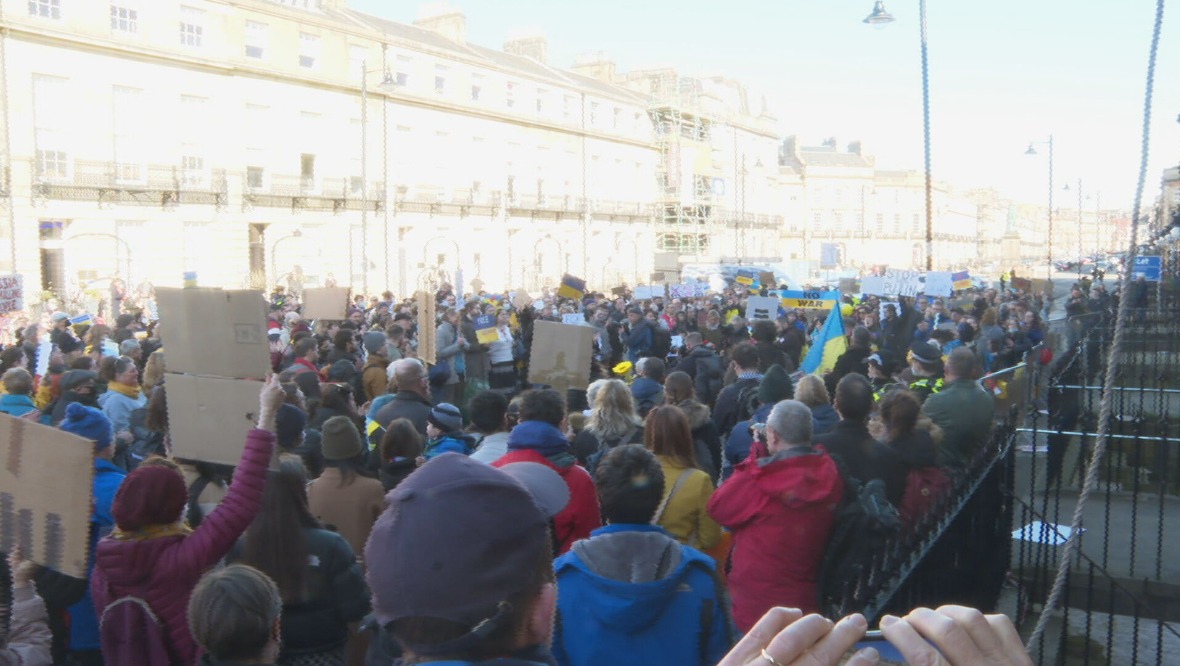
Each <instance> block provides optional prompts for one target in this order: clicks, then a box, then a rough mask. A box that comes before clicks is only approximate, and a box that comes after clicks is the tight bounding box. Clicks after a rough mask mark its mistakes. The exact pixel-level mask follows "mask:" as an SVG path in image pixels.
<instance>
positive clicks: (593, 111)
mask: <svg viewBox="0 0 1180 666" xmlns="http://www.w3.org/2000/svg"><path fill="white" fill-rule="evenodd" d="M597 123H598V102H590V125H591V126H594V125H595V124H597Z"/></svg>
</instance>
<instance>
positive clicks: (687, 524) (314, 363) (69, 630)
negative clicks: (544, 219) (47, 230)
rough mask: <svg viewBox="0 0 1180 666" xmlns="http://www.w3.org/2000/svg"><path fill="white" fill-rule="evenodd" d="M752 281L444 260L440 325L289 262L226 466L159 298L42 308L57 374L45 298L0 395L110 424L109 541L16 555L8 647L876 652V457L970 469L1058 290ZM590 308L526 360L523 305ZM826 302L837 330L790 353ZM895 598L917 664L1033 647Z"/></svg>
mask: <svg viewBox="0 0 1180 666" xmlns="http://www.w3.org/2000/svg"><path fill="white" fill-rule="evenodd" d="M749 295H750V293H749V290H748V289H746V288H744V287H742V286H740V285H735V286H733V287H731V288H729V289H727V290H726V291H724V292H723V293H720V294H713V295H709V296H704V297H697V298H687V299H679V298H655V299H650V300H647V299H645V300H636V299H634V298H633V297H632V295H631V293H630V292H628V291H627V290H625V289H619V290H615V291H614V292H613V293H612V294H610V295H609V296H608V295H605V294H584V295H583V296H582V297H581V298H567V297H564V296H559V295H558V294H557V293H549V292H548V291H546V292H545V293H542V294H541V295H540V296H539V297H538V298H537V299H535V300H533V299H521V298H519V297H518V296H519V295H518V294H514V293H504V294H488V293H478V294H471V293H468V294H464V293H457V292H455V291H454V290H452V289H451V288H450V287H449V286H446V285H443V287H442V288H440V289H439V290H438V292H437V293H436V294H435V303H436V306H437V312H438V321H437V322H435V323H436V325H435V326H434V327H433V328H434V331H435V339H434V340H433V341H432V342H433V345H430V344H424V342H425V341H423V340H421V339H420V337H419V335H418V332H419V324H420V323H421V322H420V313H419V312H418V311H417V305H416V301H415V300H413V299H406V300H404V301H396V300H395V299H394V298H393V296H392V294H389V293H388V292H387V293H386V294H383V295H382V296H381V297H378V298H374V299H371V300H368V301H366V300H365V299H364V298H363V297H358V298H357V299H356V301H355V302H354V303H353V304H352V307H351V308H350V311H349V315H348V317H347V319H345V320H343V321H322V320H321V321H306V320H304V318H303V316H302V315H301V314H300V308H299V304H298V302H297V301H296V299H294V298H293V297H291V296H290V295H289V294H286V293H283V292H282V291H276V292H275V293H274V294H271V297H270V308H271V316H270V319H269V321H268V327H269V328H268V333H269V340H270V350H271V362H272V365H273V370H274V374H273V375H272V376H271V377H270V378H269V379H268V380H267V382H266V383H265V384H264V385H263V388H262V390H261V398H260V405H259V411H258V423H257V428H256V429H254V430H252V431H251V432H250V434H249V436H248V437H247V439H246V442H245V445H244V449H243V452H242V456H241V460H240V461H239V463H238V465H236V466H234V467H226V466H220V465H215V464H211V463H208V462H203V461H197V460H184V459H174V458H172V457H171V453H172V452H171V435H170V432H169V422H168V412H167V388H168V387H167V382H166V377H167V375H166V374H165V373H164V368H165V367H166V363H167V359H166V356H165V353H166V352H165V350H164V347H163V343H162V342H161V340H160V337H159V333H160V324H159V322H155V321H144V317H143V314H142V313H138V312H136V313H126V314H120V315H119V316H118V317H117V318H116V320H115V322H114V325H113V326H111V327H109V328H108V327H107V326H104V325H103V324H101V323H93V324H92V325H91V326H90V328H89V330H79V329H78V327H76V326H75V325H73V324H71V323H70V321H69V320H70V317H69V315H67V314H66V313H54V314H52V315H51V316H50V317H48V322H46V323H47V324H49V325H50V326H51V327H52V328H51V332H50V339H51V341H52V342H53V351H52V355H51V357H50V358H49V359H48V360H49V362H48V364H46V365H45V371H44V373H43V374H36V373H32V372H30V370H31V369H33V368H36V367H37V366H36V363H35V362H36V355H37V354H38V353H40V352H39V349H40V348H39V346H38V343H39V341H40V340H41V339H42V335H41V331H40V330H39V327H38V325H36V324H30V325H29V326H28V327H27V328H26V329H24V330H22V331H21V336H20V338H21V339H20V341H19V342H18V343H17V344H15V345H13V346H12V347H10V348H8V349H5V350H3V351H2V352H0V364H3V367H2V368H0V369H2V370H3V374H2V375H0V378H2V383H3V386H4V390H5V395H3V396H2V397H0V411H3V412H5V413H8V414H10V415H13V416H19V417H24V418H30V419H34V420H37V421H39V422H41V423H44V424H45V425H49V426H53V427H58V428H61V429H62V430H65V431H68V432H71V433H74V434H76V435H78V436H80V437H82V438H85V439H87V440H90V441H91V442H93V446H94V477H93V513H92V516H91V546H92V548H91V561H90V565H89V575H88V578H87V579H86V580H79V579H73V578H70V577H67V576H65V575H63V574H61V573H59V572H55V571H52V570H49V569H46V568H43V567H35V566H32V565H30V564H29V563H26V562H22V561H20V554H19V553H13V554H11V557H12V558H13V561H12V570H13V578H14V583H15V585H16V587H15V592H14V595H15V596H14V600H15V603H14V604H13V605H12V606H13V608H12V610H13V618H12V621H13V626H14V629H13V631H10V632H9V635H8V636H9V638H8V641H9V645H8V652H3V653H0V655H2V656H0V664H7V663H13V664H22V665H23V666H29V665H34V664H49V663H55V664H58V663H60V664H86V665H89V664H104V663H105V664H147V663H150V664H194V663H201V664H227V665H228V664H247V663H258V664H284V665H299V666H303V665H308V666H316V665H321V664H324V665H337V664H340V665H343V664H350V665H359V664H372V665H377V664H381V665H383V666H384V665H388V664H393V663H395V662H397V660H401V661H400V662H397V663H405V664H414V663H444V662H445V663H480V662H491V661H495V662H496V663H499V664H506V665H508V666H511V665H513V664H560V665H562V666H565V665H567V664H568V665H575V664H576V665H583V664H602V663H609V662H618V663H623V664H625V663H634V664H688V663H695V664H725V665H727V666H733V665H735V664H743V665H744V664H755V663H757V664H762V665H763V666H764V665H766V664H772V665H776V666H786V665H787V664H790V663H796V660H797V659H800V658H806V659H809V660H810V661H809V662H807V663H816V664H824V663H832V664H834V663H837V662H838V661H839V660H840V659H841V658H842V657H844V656H845V655H846V653H848V652H849V651H850V650H851V649H852V648H853V647H854V645H856V646H857V647H858V649H859V648H860V647H864V648H865V649H863V650H859V651H857V652H856V655H855V656H854V657H853V658H852V660H851V661H849V662H848V663H858V664H867V663H875V661H876V653H875V651H874V650H873V649H872V648H871V647H866V646H862V645H858V644H859V643H860V642H861V641H862V639H863V638H864V636H865V631H866V629H867V628H868V627H867V626H866V622H865V619H864V617H862V616H860V615H858V614H853V615H850V616H848V617H845V618H843V619H840V618H833V619H835V620H838V621H836V622H833V621H832V620H829V619H825V618H823V617H821V616H820V615H819V614H818V613H820V612H822V611H824V610H825V609H824V607H823V604H822V603H821V601H820V600H821V598H822V594H821V593H822V588H823V586H824V585H826V584H829V583H830V581H825V580H824V579H823V578H824V577H823V575H822V574H821V572H822V570H823V568H824V565H825V558H826V557H829V556H830V551H829V545H830V544H829V537H830V536H831V534H832V533H833V530H835V529H836V528H837V527H838V521H839V520H840V518H839V516H840V515H841V513H842V509H843V508H844V507H847V506H848V505H849V504H850V503H852V501H853V499H854V497H855V496H856V494H857V492H859V491H860V490H859V489H861V488H862V487H866V486H868V485H870V484H873V483H876V484H878V485H879V486H880V487H881V488H883V494H884V497H885V498H886V499H887V500H888V503H889V504H891V505H892V506H894V507H897V508H898V509H899V510H900V513H901V516H902V519H903V520H904V521H905V522H906V524H907V525H909V526H911V528H912V526H913V525H914V524H916V523H917V522H919V521H920V519H921V517H922V513H923V512H925V511H930V510H931V509H932V507H933V504H932V503H931V502H930V501H929V500H928V499H925V500H924V499H923V497H922V496H924V495H928V494H929V492H928V491H929V487H928V486H923V485H922V483H927V484H929V483H930V481H929V480H930V479H938V478H942V479H944V480H945V479H952V480H953V479H956V478H960V477H962V476H963V475H965V474H967V473H968V472H969V470H970V469H971V468H972V466H973V465H974V464H975V463H976V462H977V461H978V460H979V458H980V456H982V455H983V454H984V453H985V448H986V444H987V442H988V440H989V432H990V429H991V426H992V418H993V407H992V396H991V394H990V393H989V392H988V391H987V390H985V389H984V388H982V387H981V386H980V384H979V382H978V379H979V377H980V376H981V375H982V373H984V372H985V371H988V370H995V369H999V368H1002V367H1006V366H1007V365H1010V364H1013V363H1016V362H1018V361H1019V360H1020V358H1021V355H1022V354H1023V353H1024V352H1027V351H1028V350H1029V349H1031V348H1032V347H1033V346H1034V345H1035V344H1036V343H1037V342H1038V341H1039V340H1040V339H1042V338H1043V336H1044V330H1043V325H1042V324H1041V322H1040V319H1039V315H1038V312H1039V311H1040V310H1041V305H1040V304H1038V303H1035V302H1033V301H1032V300H1031V299H1029V298H1027V297H1026V296H1025V295H1023V294H1021V293H1019V292H1015V291H1011V290H1006V291H1004V292H996V291H995V290H987V291H984V292H980V293H977V294H971V295H968V296H966V297H961V298H959V299H957V300H952V299H950V298H946V299H944V298H926V297H924V296H919V297H917V298H898V299H893V300H890V301H886V300H885V299H881V298H877V297H866V298H864V299H863V300H858V299H855V298H853V297H851V296H847V297H846V302H845V303H843V304H842V305H840V306H838V307H837V308H836V309H835V310H826V311H815V310H789V311H788V310H785V309H780V311H779V312H778V313H776V314H775V316H772V318H771V319H758V320H755V321H752V322H751V321H747V320H746V319H745V318H744V316H743V315H744V312H745V305H746V299H747V297H748V296H749ZM570 315H575V317H574V319H576V320H577V322H578V323H577V324H575V325H580V326H587V327H591V328H593V329H594V336H593V339H594V343H593V344H594V349H593V354H592V357H593V360H592V363H591V367H590V369H589V373H588V376H587V377H586V380H587V381H586V386H587V387H586V389H585V390H568V391H558V390H554V389H553V388H551V387H547V386H543V385H535V384H531V383H529V381H528V378H529V360H530V359H529V349H530V348H531V341H532V334H533V330H534V325H535V323H536V322H537V321H542V320H549V321H559V322H560V321H565V322H567V323H568V322H570V321H571V318H570V317H569V316H570ZM825 316H840V317H842V318H843V319H844V322H843V324H844V330H845V331H846V332H847V336H846V337H847V340H846V351H845V352H844V353H843V354H842V355H841V356H840V357H839V359H838V361H837V362H836V363H835V365H834V367H832V368H830V369H825V370H826V371H825V372H822V373H819V374H802V373H801V372H800V370H799V368H800V366H801V364H802V362H803V359H804V357H805V355H806V352H807V350H808V348H809V347H811V346H814V345H815V344H817V339H816V337H817V336H818V335H819V331H820V330H821V327H822V324H823V318H824V317H825ZM489 317H490V321H491V322H492V325H491V326H490V327H489V326H488V325H487V323H486V322H488V321H489V319H488V318H489ZM167 325H168V323H167V322H163V326H165V327H166V326H167ZM166 337H167V332H166V331H165V338H166ZM112 344H113V345H115V347H116V349H117V352H116V353H115V354H111V353H109V352H110V350H111V345H112ZM426 347H433V350H434V355H435V356H434V358H433V359H430V361H431V362H429V363H427V362H424V360H423V359H420V358H419V350H422V349H424V348H426ZM34 586H35V590H36V592H37V593H38V595H39V596H38V595H35V594H33V590H34ZM42 599H43V600H44V604H43V605H42V601H41V600H42ZM880 625H881V629H882V630H883V632H884V635H885V638H886V639H888V641H889V642H890V643H892V644H893V645H894V646H895V647H896V648H897V649H898V650H900V651H901V652H902V654H903V655H904V656H905V657H906V658H907V659H909V660H910V661H911V663H931V662H929V659H931V658H933V656H934V655H935V650H938V651H941V654H942V657H943V659H945V660H946V661H947V662H948V663H952V664H986V663H996V664H999V663H1005V664H1007V663H1028V661H1027V656H1026V655H1025V654H1024V652H1023V648H1022V647H1021V645H1020V639H1019V637H1018V636H1017V634H1016V631H1015V629H1014V628H1013V627H1012V625H1011V623H1010V621H1008V620H1007V618H1004V617H1003V616H984V615H982V614H981V613H980V612H979V611H976V610H973V609H969V608H963V607H958V606H947V607H944V608H939V609H938V610H930V609H917V610H915V611H913V612H912V613H910V614H909V615H907V616H905V617H902V618H896V617H893V616H885V617H883V618H881V622H880ZM956 627H957V628H956ZM10 655H11V656H10ZM5 660H7V661H5Z"/></svg>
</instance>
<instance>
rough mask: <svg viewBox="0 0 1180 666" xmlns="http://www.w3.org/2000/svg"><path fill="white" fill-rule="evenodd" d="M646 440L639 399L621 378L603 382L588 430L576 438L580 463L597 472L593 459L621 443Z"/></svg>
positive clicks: (591, 414) (587, 424) (575, 449)
mask: <svg viewBox="0 0 1180 666" xmlns="http://www.w3.org/2000/svg"><path fill="white" fill-rule="evenodd" d="M642 441H643V420H642V419H641V418H639V414H637V413H636V407H635V398H634V396H633V395H632V393H631V391H630V390H629V389H628V388H627V385H626V384H624V383H623V382H622V380H619V379H608V380H605V381H603V382H602V383H601V384H600V385H599V386H598V390H597V392H596V393H595V394H594V404H593V405H591V408H590V418H589V420H588V421H587V422H586V427H585V428H584V429H583V430H582V432H580V433H578V436H577V437H575V438H574V444H573V450H574V455H576V456H577V458H578V462H579V463H580V464H582V465H583V466H586V467H587V469H593V465H592V463H591V459H592V458H594V456H596V455H598V454H600V453H601V452H604V451H608V450H610V449H612V448H614V447H616V446H619V445H621V444H636V443H640V442H642Z"/></svg>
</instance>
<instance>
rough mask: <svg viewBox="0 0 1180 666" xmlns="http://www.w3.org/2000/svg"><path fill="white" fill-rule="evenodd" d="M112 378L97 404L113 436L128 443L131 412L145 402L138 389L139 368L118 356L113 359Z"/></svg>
mask: <svg viewBox="0 0 1180 666" xmlns="http://www.w3.org/2000/svg"><path fill="white" fill-rule="evenodd" d="M113 377H114V378H113V379H112V380H111V381H110V383H108V384H107V392H106V393H103V394H102V396H100V397H99V399H98V406H99V407H101V408H102V411H103V413H105V414H106V415H107V418H109V419H110V420H111V426H112V427H113V428H114V429H115V437H116V438H118V439H119V440H120V441H122V442H124V443H128V444H129V443H130V442H131V441H132V439H133V437H132V435H131V412H133V411H135V410H136V409H139V408H141V407H143V406H144V405H146V404H147V398H146V397H144V395H143V392H142V391H140V390H139V368H138V367H136V365H135V361H132V360H131V359H129V358H127V357H126V356H120V357H119V358H118V359H117V360H116V361H115V366H114V376H113Z"/></svg>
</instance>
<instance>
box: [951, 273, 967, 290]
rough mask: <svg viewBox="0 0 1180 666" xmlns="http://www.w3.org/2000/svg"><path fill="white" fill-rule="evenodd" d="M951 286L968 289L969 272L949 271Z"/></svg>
mask: <svg viewBox="0 0 1180 666" xmlns="http://www.w3.org/2000/svg"><path fill="white" fill-rule="evenodd" d="M951 287H953V288H955V289H970V288H971V274H970V273H968V272H967V271H959V272H958V273H951Z"/></svg>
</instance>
